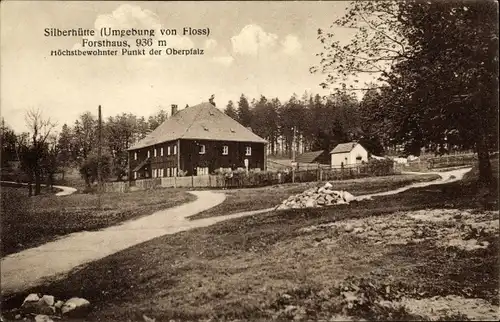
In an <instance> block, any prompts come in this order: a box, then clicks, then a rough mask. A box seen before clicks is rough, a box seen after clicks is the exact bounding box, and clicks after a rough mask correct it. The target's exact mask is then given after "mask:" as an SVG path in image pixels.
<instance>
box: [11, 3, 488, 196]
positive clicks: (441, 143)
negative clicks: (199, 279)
mask: <svg viewBox="0 0 500 322" xmlns="http://www.w3.org/2000/svg"><path fill="white" fill-rule="evenodd" d="M497 22H498V5H497V3H496V2H495V1H491V0H486V1H476V2H471V1H467V0H452V1H427V2H423V1H413V0H409V1H404V2H403V1H402V2H394V1H355V2H352V3H351V4H350V7H349V8H348V10H347V11H346V14H345V15H344V16H343V17H341V18H339V19H337V20H335V21H334V22H333V25H332V26H331V28H330V29H319V30H318V40H319V41H320V42H321V44H322V45H323V51H322V52H320V53H319V54H318V56H319V58H320V61H319V64H318V65H317V66H313V67H312V68H311V72H313V73H322V74H324V75H325V77H326V78H325V81H324V82H323V83H322V84H320V85H321V86H322V87H324V88H329V89H330V93H331V94H329V95H326V96H320V95H317V94H312V93H304V94H303V95H302V96H301V97H299V96H298V95H296V94H294V95H292V97H291V98H290V99H289V100H288V101H285V102H281V101H280V100H279V99H278V98H270V99H268V98H266V97H265V96H260V97H259V98H253V99H250V98H249V97H247V96H245V95H244V94H242V95H241V96H240V98H239V100H238V101H237V102H233V101H229V102H228V103H227V105H226V106H225V108H224V112H225V113H226V114H227V115H228V116H230V117H231V118H233V119H235V120H237V121H238V122H240V123H241V124H242V125H243V126H246V127H249V128H251V129H252V131H254V132H255V133H256V134H257V135H259V136H261V137H263V138H265V139H266V140H267V141H268V142H269V147H268V148H269V150H268V152H269V153H271V154H279V153H284V154H285V155H288V156H291V151H292V150H299V147H300V146H301V147H302V148H303V149H304V150H329V149H332V148H333V147H334V146H335V145H336V144H338V143H342V142H347V141H352V140H356V141H358V142H360V143H361V144H362V145H363V146H365V147H366V148H367V149H368V150H369V151H370V152H371V153H372V154H377V155H382V154H384V152H387V151H389V150H392V149H394V148H395V147H400V148H401V149H403V152H404V153H405V154H413V155H419V154H420V151H422V148H425V149H427V150H430V151H433V152H435V153H438V154H443V153H447V152H449V151H450V150H466V149H474V150H475V151H476V152H477V155H478V159H479V170H480V180H481V182H490V181H491V177H492V173H491V164H490V160H489V153H490V151H492V150H496V149H498V23H497ZM338 27H342V28H350V29H354V30H356V31H357V32H356V33H355V35H354V37H353V38H352V39H351V41H350V42H349V43H347V44H344V43H341V42H339V41H338V40H336V38H335V32H336V30H338V29H336V28H338ZM362 74H373V75H376V76H377V77H378V82H377V84H376V85H375V84H371V85H366V86H359V87H357V85H354V84H359V79H358V78H359V76H360V75H362ZM357 91H361V92H362V93H364V94H363V95H362V99H361V100H358V99H357V98H356V97H357V96H356V95H353V94H352V93H355V92H357ZM211 99H212V100H213V98H211ZM167 117H168V113H167V112H166V111H164V110H160V111H159V112H158V113H157V114H155V115H153V116H151V117H149V118H148V119H146V118H145V117H141V116H137V115H133V114H125V113H123V114H119V115H116V116H111V117H107V118H105V120H104V124H103V146H104V155H103V160H104V162H102V164H103V166H104V167H103V177H110V176H113V177H115V178H117V179H118V180H120V179H122V178H123V177H124V176H125V175H126V172H127V168H126V167H127V152H126V151H127V149H128V147H130V146H131V145H132V144H133V143H134V142H136V141H137V140H140V139H141V138H143V137H145V136H146V135H147V134H148V133H149V132H150V131H152V130H154V129H155V128H156V127H158V126H159V124H161V123H162V122H163V121H164V120H166V119H167ZM26 121H27V125H28V128H29V129H30V131H29V132H30V133H14V131H13V130H11V129H10V128H8V126H6V125H5V124H4V123H3V122H2V133H1V140H2V161H4V160H10V159H16V160H20V161H21V165H22V168H23V169H24V173H25V174H26V176H27V177H28V181H29V182H32V181H34V182H35V183H37V185H36V186H37V188H36V191H35V193H37V192H39V182H40V181H41V180H42V178H48V179H49V181H50V178H52V177H53V175H54V172H55V171H57V170H56V169H58V168H61V167H78V168H80V171H81V173H82V176H83V177H84V178H85V180H86V182H87V184H89V185H90V184H91V183H92V182H93V181H95V179H96V177H97V158H96V153H95V152H96V151H95V149H96V146H97V144H96V140H97V135H96V131H97V120H96V117H95V116H94V115H93V114H92V113H90V112H87V113H84V114H82V115H80V117H79V118H78V119H77V120H76V121H75V122H74V123H73V124H65V125H63V127H62V130H61V132H60V133H59V134H58V135H55V133H54V128H55V124H53V123H52V122H51V121H50V119H44V118H43V117H42V115H41V113H40V112H39V111H34V110H30V111H28V112H27V114H26ZM294 144H296V146H294ZM2 166H4V165H2Z"/></svg>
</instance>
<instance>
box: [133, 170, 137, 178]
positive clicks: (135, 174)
mask: <svg viewBox="0 0 500 322" xmlns="http://www.w3.org/2000/svg"><path fill="white" fill-rule="evenodd" d="M134 179H137V171H134Z"/></svg>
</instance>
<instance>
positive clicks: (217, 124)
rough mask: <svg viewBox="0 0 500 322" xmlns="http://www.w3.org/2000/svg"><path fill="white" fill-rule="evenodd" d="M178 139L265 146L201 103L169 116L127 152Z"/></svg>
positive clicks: (217, 110)
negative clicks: (249, 143)
mask: <svg viewBox="0 0 500 322" xmlns="http://www.w3.org/2000/svg"><path fill="white" fill-rule="evenodd" d="M178 139H195V140H215V141H239V142H254V143H267V141H266V140H264V139H263V138H261V137H260V136H258V135H257V134H255V133H253V132H252V131H250V130H249V129H247V128H245V127H244V126H243V125H241V124H240V123H238V122H237V121H235V120H233V119H232V118H231V117H229V116H228V115H226V114H225V113H224V112H222V111H221V110H219V109H217V108H216V107H215V106H213V105H212V104H210V103H209V102H203V103H201V104H198V105H195V106H191V107H186V108H185V109H183V110H180V111H179V112H177V113H176V114H174V115H172V116H171V117H170V118H168V119H167V120H166V121H165V122H163V123H162V124H161V125H160V126H158V127H157V128H156V129H155V130H154V131H153V132H151V133H149V134H148V135H147V136H146V137H145V138H144V139H142V140H140V141H139V142H137V143H136V144H134V145H133V146H132V147H130V148H129V150H136V149H140V148H144V147H148V146H152V145H155V144H160V143H163V142H167V141H174V140H178Z"/></svg>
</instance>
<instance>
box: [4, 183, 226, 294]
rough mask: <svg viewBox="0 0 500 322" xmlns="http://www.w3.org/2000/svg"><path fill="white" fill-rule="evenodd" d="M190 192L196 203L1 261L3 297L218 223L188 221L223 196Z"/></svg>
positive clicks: (68, 239) (206, 192)
mask: <svg viewBox="0 0 500 322" xmlns="http://www.w3.org/2000/svg"><path fill="white" fill-rule="evenodd" d="M190 193H192V194H194V195H195V196H196V197H197V200H195V201H193V202H190V203H186V204H183V205H180V206H177V207H174V208H170V209H165V210H162V211H158V212H156V213H153V214H151V215H149V216H145V217H142V218H139V219H135V220H131V221H127V222H124V223H122V224H120V225H117V226H113V227H109V228H106V229H103V230H99V231H92V232H88V231H84V232H78V233H74V234H70V235H67V236H65V237H62V238H61V239H58V240H56V241H53V242H49V243H47V244H44V245H41V246H39V247H35V248H31V249H27V250H24V251H22V252H19V253H15V254H11V255H9V256H7V257H4V258H2V261H1V277H2V278H1V290H2V295H6V294H10V293H13V292H20V291H22V290H24V289H27V288H30V287H33V286H36V285H39V284H40V283H42V282H43V281H44V279H46V278H54V277H56V276H59V277H61V274H64V273H67V272H69V271H70V270H71V269H72V268H74V267H76V266H79V265H82V264H85V263H88V262H91V261H95V260H97V259H100V258H103V257H106V256H108V255H111V254H114V253H116V252H119V251H121V250H123V249H126V248H128V247H131V246H134V245H137V244H139V243H142V242H145V241H148V240H150V239H153V238H156V237H159V236H163V235H167V234H174V233H177V232H180V231H183V230H187V229H191V228H194V227H200V226H208V225H210V224H213V223H215V222H217V221H219V220H218V218H217V219H213V220H210V221H189V220H187V219H185V218H186V217H189V216H192V215H195V214H197V213H199V212H201V211H204V210H206V209H209V208H211V207H214V206H216V205H218V204H220V203H222V202H223V201H224V200H225V195H224V194H222V193H213V192H210V191H198V192H190Z"/></svg>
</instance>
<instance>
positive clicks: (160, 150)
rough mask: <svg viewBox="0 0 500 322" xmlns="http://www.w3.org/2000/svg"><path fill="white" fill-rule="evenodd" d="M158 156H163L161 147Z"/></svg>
mask: <svg viewBox="0 0 500 322" xmlns="http://www.w3.org/2000/svg"><path fill="white" fill-rule="evenodd" d="M160 156H163V148H161V149H160Z"/></svg>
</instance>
